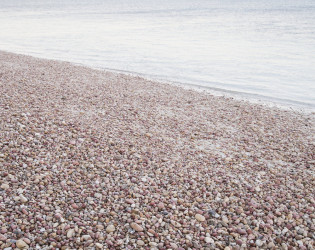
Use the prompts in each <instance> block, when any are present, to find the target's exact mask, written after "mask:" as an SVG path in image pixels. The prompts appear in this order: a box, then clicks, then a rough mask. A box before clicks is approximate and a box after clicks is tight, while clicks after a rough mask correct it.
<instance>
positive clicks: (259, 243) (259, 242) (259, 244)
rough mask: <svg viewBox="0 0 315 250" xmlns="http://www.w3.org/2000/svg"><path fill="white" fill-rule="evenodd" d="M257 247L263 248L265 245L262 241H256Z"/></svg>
mask: <svg viewBox="0 0 315 250" xmlns="http://www.w3.org/2000/svg"><path fill="white" fill-rule="evenodd" d="M255 244H256V246H258V247H261V246H262V245H263V244H264V243H263V242H262V241H261V240H256V242H255Z"/></svg>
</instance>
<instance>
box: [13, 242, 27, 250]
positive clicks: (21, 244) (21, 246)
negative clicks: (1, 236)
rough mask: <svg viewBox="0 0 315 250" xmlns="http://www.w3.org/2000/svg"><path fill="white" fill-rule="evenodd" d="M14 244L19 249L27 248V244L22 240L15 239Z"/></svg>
mask: <svg viewBox="0 0 315 250" xmlns="http://www.w3.org/2000/svg"><path fill="white" fill-rule="evenodd" d="M15 244H16V246H17V247H18V248H19V249H27V248H28V245H27V244H26V243H25V242H24V241H23V240H17V241H16V243H15Z"/></svg>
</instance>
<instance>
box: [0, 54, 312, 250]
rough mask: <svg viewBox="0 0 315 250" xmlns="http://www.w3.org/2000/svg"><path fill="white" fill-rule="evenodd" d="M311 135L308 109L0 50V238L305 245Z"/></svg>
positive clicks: (55, 243) (30, 242) (34, 242)
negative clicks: (283, 107) (287, 107)
mask: <svg viewBox="0 0 315 250" xmlns="http://www.w3.org/2000/svg"><path fill="white" fill-rule="evenodd" d="M314 132H315V131H314V117H312V116H311V115H306V114H302V113H298V112H293V111H285V110H280V109H276V108H268V107H265V106H262V105H256V104H250V103H248V102H244V101H236V100H233V99H231V98H224V97H216V96H212V95H210V94H207V93H199V92H196V91H193V90H185V89H183V88H180V87H176V86H172V85H169V84H163V83H158V82H153V81H149V80H145V79H143V78H140V77H134V76H128V75H123V74H117V73H111V72H104V71H100V70H94V69H90V68H87V67H83V66H76V65H73V64H70V63H67V62H58V61H52V60H43V59H37V58H33V57H29V56H24V55H16V54H12V53H7V52H0V133H1V137H0V176H1V178H0V248H1V249H4V248H6V247H13V248H14V247H18V248H20V249H22V248H27V247H29V248H30V249H35V248H36V247H37V248H38V249H44V248H45V247H48V246H51V247H52V249H56V248H59V249H90V248H93V247H94V248H96V249H127V247H128V249H141V248H142V247H143V248H147V247H150V248H159V249H170V248H171V249H189V248H191V249H215V248H217V249H232V248H233V249H239V248H241V247H243V248H251V247H253V249H255V248H256V249H262V248H270V249H272V248H274V247H275V246H279V247H282V249H293V248H292V247H294V248H295V249H311V248H313V247H314V229H315V228H314V225H315V223H314V220H315V216H314V214H315V213H314V205H315V203H314V186H315V185H314V184H315V182H314V164H315V159H314V152H315V143H314V134H315V133H314ZM290 247H291V248H290Z"/></svg>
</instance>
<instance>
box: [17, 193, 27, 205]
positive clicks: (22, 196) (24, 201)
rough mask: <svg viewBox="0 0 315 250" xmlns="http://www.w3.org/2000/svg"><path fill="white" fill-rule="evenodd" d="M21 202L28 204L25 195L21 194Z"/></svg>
mask: <svg viewBox="0 0 315 250" xmlns="http://www.w3.org/2000/svg"><path fill="white" fill-rule="evenodd" d="M19 197H20V201H21V202H23V203H26V202H28V199H27V198H26V197H25V196H24V195H23V194H20V196H19Z"/></svg>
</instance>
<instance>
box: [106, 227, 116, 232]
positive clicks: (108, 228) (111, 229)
mask: <svg viewBox="0 0 315 250" xmlns="http://www.w3.org/2000/svg"><path fill="white" fill-rule="evenodd" d="M114 231H115V226H114V225H108V226H107V227H106V232H107V233H112V232H114Z"/></svg>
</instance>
